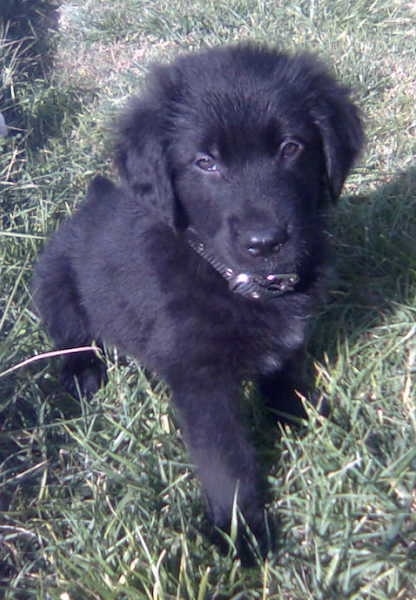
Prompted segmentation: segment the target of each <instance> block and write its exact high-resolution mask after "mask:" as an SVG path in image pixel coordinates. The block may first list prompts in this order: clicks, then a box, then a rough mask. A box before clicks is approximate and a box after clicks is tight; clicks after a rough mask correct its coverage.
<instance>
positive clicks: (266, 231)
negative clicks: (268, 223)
mask: <svg viewBox="0 0 416 600" xmlns="http://www.w3.org/2000/svg"><path fill="white" fill-rule="evenodd" d="M288 237H289V236H288V232H287V227H280V228H269V227H267V228H266V227H265V228H263V229H256V230H253V231H249V232H247V234H246V235H245V236H244V241H243V245H244V247H245V248H246V250H247V252H248V253H249V254H251V256H263V257H264V256H270V255H272V254H277V253H278V252H280V250H281V248H282V246H283V245H284V244H285V243H286V242H287V240H288Z"/></svg>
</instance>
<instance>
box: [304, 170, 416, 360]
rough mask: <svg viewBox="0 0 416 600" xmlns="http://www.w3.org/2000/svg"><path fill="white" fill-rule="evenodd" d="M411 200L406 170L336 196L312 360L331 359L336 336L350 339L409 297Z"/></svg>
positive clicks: (414, 213)
mask: <svg viewBox="0 0 416 600" xmlns="http://www.w3.org/2000/svg"><path fill="white" fill-rule="evenodd" d="M415 198H416V168H411V169H409V170H408V171H406V172H403V173H400V174H398V175H397V176H396V177H395V178H394V179H393V180H392V181H391V182H389V183H386V184H385V185H382V186H380V187H379V188H378V189H376V190H375V191H374V192H373V193H371V194H369V195H365V196H354V197H347V198H345V199H344V200H341V202H340V205H339V207H338V211H337V213H336V216H335V219H334V227H333V228H332V232H333V238H334V239H333V242H334V246H335V255H336V274H335V277H336V279H335V281H334V282H333V285H332V286H331V288H332V289H331V290H330V298H329V302H328V304H327V305H326V306H325V308H324V310H323V312H322V314H321V315H320V317H319V318H318V320H317V323H316V327H315V332H314V333H315V335H314V336H313V340H312V348H311V350H312V353H313V355H314V356H315V357H316V358H318V360H320V359H321V358H322V357H323V356H324V354H325V355H327V356H329V358H330V359H333V358H335V356H336V352H337V340H339V339H340V338H348V339H349V340H351V341H355V340H356V339H357V338H358V337H359V336H360V335H361V334H362V333H363V332H365V331H369V330H370V329H372V328H374V327H377V326H379V325H381V324H383V323H386V319H388V317H389V315H391V313H392V311H393V310H394V309H395V307H397V305H400V304H404V305H405V304H406V303H408V304H410V303H411V302H412V298H414V297H415V293H416V243H415V240H416V200H415Z"/></svg>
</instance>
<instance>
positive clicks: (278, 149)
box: [117, 46, 363, 298]
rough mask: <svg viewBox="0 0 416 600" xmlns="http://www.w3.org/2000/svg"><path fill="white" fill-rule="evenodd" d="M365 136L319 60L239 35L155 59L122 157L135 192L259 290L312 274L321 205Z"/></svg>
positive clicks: (221, 267) (233, 275) (242, 282)
mask: <svg viewBox="0 0 416 600" xmlns="http://www.w3.org/2000/svg"><path fill="white" fill-rule="evenodd" d="M362 142H363V132H362V127H361V123H360V119H359V116H358V111H357V109H356V107H355V106H354V105H353V104H352V102H351V101H350V99H349V96H348V91H347V90H346V89H345V88H343V87H341V86H340V85H338V84H337V83H336V81H335V80H334V79H333V78H332V77H331V76H330V75H329V74H328V72H327V71H326V69H325V68H324V67H323V66H322V65H321V64H320V63H319V62H317V61H316V60H315V59H313V58H311V57H310V56H308V55H299V56H295V57H288V56H287V55H284V54H280V53H277V52H273V51H271V50H267V49H264V48H257V47H252V46H237V47H231V48H218V49H211V50H207V51H205V52H202V53H200V54H195V55H189V56H185V57H182V58H179V59H178V60H177V61H176V62H175V63H173V65H171V66H167V67H159V68H157V69H156V70H155V71H154V73H153V79H152V80H151V82H150V84H149V89H148V93H147V96H145V97H143V98H142V99H141V100H136V101H135V104H134V105H133V107H132V108H131V109H130V111H129V112H128V113H127V114H126V115H125V116H124V119H123V120H122V124H121V135H120V141H119V144H118V153H117V157H118V164H119V168H120V172H121V174H122V176H123V177H124V178H126V179H127V181H128V182H129V184H130V185H131V187H132V188H133V189H134V191H135V193H137V194H138V195H139V196H140V201H141V202H143V201H146V196H147V198H148V199H149V203H150V204H152V206H153V208H155V209H156V210H157V211H160V215H161V218H163V219H165V220H166V221H167V222H169V223H170V224H171V225H172V226H174V227H177V228H179V229H182V230H183V231H184V232H185V234H186V235H188V238H189V241H190V243H191V245H192V246H193V247H194V248H195V249H196V250H197V251H198V252H199V253H200V254H201V255H202V256H203V257H204V258H206V259H207V260H208V261H209V262H211V264H212V265H213V266H214V268H216V269H217V270H218V271H219V272H220V273H221V274H222V275H223V276H224V277H225V278H226V279H228V280H229V282H230V287H231V288H232V289H234V290H235V291H239V292H241V293H243V294H247V295H250V296H251V297H253V298H255V297H260V296H262V295H267V293H269V292H270V293H271V295H273V294H276V295H277V294H280V293H283V292H287V291H289V290H292V289H294V287H295V286H301V285H302V283H305V282H306V280H307V279H308V278H310V277H311V273H312V271H313V266H314V265H316V264H317V263H319V261H320V255H321V253H322V209H323V207H324V206H325V204H326V200H327V199H328V197H332V198H336V197H338V195H339V194H340V192H341V189H342V186H343V183H344V181H345V178H346V176H347V174H348V172H349V170H350V168H351V166H352V164H353V162H354V160H355V158H356V156H357V154H358V152H359V150H360V148H361V146H362Z"/></svg>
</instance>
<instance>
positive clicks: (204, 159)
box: [194, 154, 219, 173]
mask: <svg viewBox="0 0 416 600" xmlns="http://www.w3.org/2000/svg"><path fill="white" fill-rule="evenodd" d="M194 164H195V165H196V166H197V167H198V169H201V171H208V172H210V173H212V172H215V171H219V166H218V164H217V163H216V161H215V158H213V157H212V156H210V155H209V154H200V155H199V156H197V157H196V159H195V163H194Z"/></svg>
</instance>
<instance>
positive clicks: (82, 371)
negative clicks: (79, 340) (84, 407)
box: [61, 352, 108, 399]
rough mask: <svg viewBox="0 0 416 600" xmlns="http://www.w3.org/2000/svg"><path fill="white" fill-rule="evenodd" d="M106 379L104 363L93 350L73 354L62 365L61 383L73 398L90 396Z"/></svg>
mask: <svg viewBox="0 0 416 600" xmlns="http://www.w3.org/2000/svg"><path fill="white" fill-rule="evenodd" d="M107 380H108V378H107V368H106V366H105V363H104V361H103V360H102V359H101V358H100V357H99V356H97V355H96V354H94V353H93V352H83V353H82V354H81V353H80V354H74V355H73V356H70V357H68V358H66V359H65V361H64V364H63V366H62V371H61V383H62V385H63V387H64V388H65V389H66V391H67V392H68V393H69V394H71V396H74V398H78V397H79V396H80V395H81V396H82V397H85V398H87V399H89V398H92V396H94V394H95V393H96V392H97V391H98V390H99V389H100V387H101V386H103V385H105V384H106V383H107Z"/></svg>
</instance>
